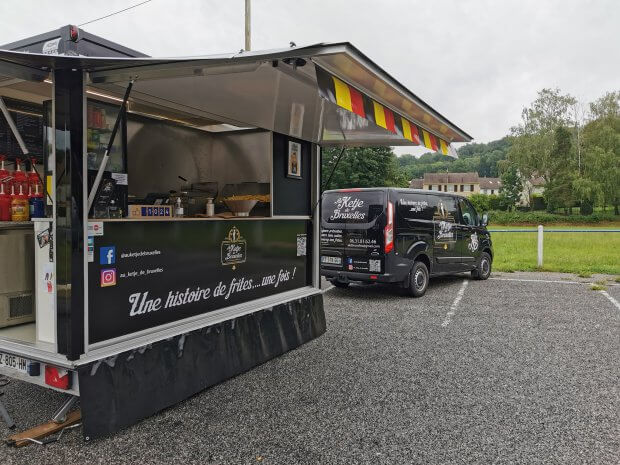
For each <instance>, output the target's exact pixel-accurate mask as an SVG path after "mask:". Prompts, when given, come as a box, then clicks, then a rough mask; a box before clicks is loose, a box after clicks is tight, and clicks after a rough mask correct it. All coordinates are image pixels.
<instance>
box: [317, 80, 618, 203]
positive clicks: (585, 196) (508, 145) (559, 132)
mask: <svg viewBox="0 0 620 465" xmlns="http://www.w3.org/2000/svg"><path fill="white" fill-rule="evenodd" d="M521 116H522V119H521V123H520V124H518V125H517V126H515V127H513V128H511V130H510V135H508V136H506V137H504V138H502V139H499V140H496V141H492V142H489V143H486V144H479V143H471V144H467V145H464V146H462V147H460V148H459V149H458V150H457V153H458V159H453V158H450V157H446V156H445V155H442V154H440V153H430V152H429V153H425V154H423V155H422V156H420V157H415V156H413V155H402V156H400V157H397V156H396V155H395V154H394V152H393V151H392V150H391V148H390V147H363V148H348V149H347V150H346V153H345V154H344V155H342V156H341V157H340V155H341V153H342V152H341V149H340V148H326V149H324V151H323V182H324V185H323V188H330V189H337V188H345V187H376V186H394V187H406V186H408V183H409V181H410V180H411V179H414V178H421V177H423V176H424V173H437V172H477V173H478V175H480V176H484V177H500V178H501V180H502V186H503V187H502V194H501V196H500V197H499V198H498V199H497V200H498V205H499V206H500V208H502V209H512V208H514V206H515V205H516V203H517V202H518V201H519V199H520V198H521V192H522V191H524V189H525V191H526V192H528V189H527V188H528V186H531V185H530V184H529V182H528V181H530V180H531V179H532V178H533V177H542V178H544V180H545V191H544V204H545V205H546V208H547V210H548V211H557V210H564V211H565V212H566V213H568V212H570V211H572V208H573V207H579V209H580V212H581V213H582V214H589V213H592V211H593V208H594V207H595V206H602V207H603V208H606V207H607V206H613V208H614V212H615V213H616V214H618V209H619V204H620V91H616V92H608V93H606V94H605V95H603V96H602V97H600V98H599V99H597V100H595V101H594V102H591V103H589V104H588V105H584V104H582V103H580V102H578V101H577V99H575V98H574V97H572V96H571V95H568V94H563V93H562V92H561V91H560V90H559V89H543V90H541V91H540V92H538V95H537V98H536V100H534V102H532V103H531V105H530V106H528V107H525V108H524V109H523V112H522V115H521ZM339 157H340V162H339V163H338V166H337V168H336V170H335V171H333V167H334V166H335V165H336V161H337V159H338V158H339ZM332 171H333V176H332V178H331V180H330V183H329V186H326V185H325V183H326V181H327V178H328V177H329V175H330V174H331V173H332ZM530 197H533V196H532V195H531V194H530ZM533 200H535V199H533V198H530V202H529V203H530V205H533V204H534V202H533Z"/></svg>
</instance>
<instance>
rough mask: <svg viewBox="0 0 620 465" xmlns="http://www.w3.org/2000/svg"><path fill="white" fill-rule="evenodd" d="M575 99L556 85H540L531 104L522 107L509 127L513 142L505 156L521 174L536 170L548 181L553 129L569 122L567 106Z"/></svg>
mask: <svg viewBox="0 0 620 465" xmlns="http://www.w3.org/2000/svg"><path fill="white" fill-rule="evenodd" d="M576 102H577V101H576V100H575V99H574V98H573V97H572V96H570V95H568V94H562V93H561V92H560V89H543V90H541V91H540V92H538V96H537V98H536V100H534V102H532V104H531V106H530V107H526V108H524V109H523V111H522V113H521V119H522V121H521V124H519V125H518V126H515V127H513V128H511V133H512V136H513V141H512V142H513V143H512V146H511V149H510V151H509V153H508V158H509V159H510V161H511V162H512V163H514V164H515V165H516V166H517V168H518V170H519V172H520V173H521V175H522V176H523V177H524V178H526V179H530V178H531V177H532V176H534V175H535V174H538V175H539V176H543V177H544V178H545V180H546V181H547V182H549V181H550V178H549V175H550V156H551V150H552V149H553V144H554V137H555V136H554V131H555V130H556V129H557V128H558V127H567V126H571V125H572V120H571V109H572V107H573V106H574V105H575V104H576Z"/></svg>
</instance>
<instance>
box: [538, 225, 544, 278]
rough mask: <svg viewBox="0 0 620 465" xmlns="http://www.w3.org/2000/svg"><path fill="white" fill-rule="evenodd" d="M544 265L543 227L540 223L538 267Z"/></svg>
mask: <svg viewBox="0 0 620 465" xmlns="http://www.w3.org/2000/svg"><path fill="white" fill-rule="evenodd" d="M542 266H543V227H542V224H539V225H538V268H542Z"/></svg>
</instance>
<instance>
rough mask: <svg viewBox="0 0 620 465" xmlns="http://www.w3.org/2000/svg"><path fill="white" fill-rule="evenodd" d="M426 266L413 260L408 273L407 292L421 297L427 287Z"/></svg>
mask: <svg viewBox="0 0 620 465" xmlns="http://www.w3.org/2000/svg"><path fill="white" fill-rule="evenodd" d="M428 277H429V276H428V268H426V265H425V264H424V263H422V262H415V263H414V264H413V268H411V273H410V274H409V294H410V295H412V296H413V297H422V296H423V295H424V294H425V293H426V288H427V287H428Z"/></svg>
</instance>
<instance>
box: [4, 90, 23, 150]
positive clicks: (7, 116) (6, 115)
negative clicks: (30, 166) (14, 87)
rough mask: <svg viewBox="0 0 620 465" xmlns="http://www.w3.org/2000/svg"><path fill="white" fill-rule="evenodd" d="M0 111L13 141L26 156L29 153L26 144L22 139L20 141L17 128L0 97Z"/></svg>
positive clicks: (20, 136)
mask: <svg viewBox="0 0 620 465" xmlns="http://www.w3.org/2000/svg"><path fill="white" fill-rule="evenodd" d="M0 110H2V113H3V114H4V117H5V118H6V122H7V123H9V127H10V128H11V131H12V132H13V135H14V136H15V139H17V143H18V144H19V148H21V149H22V153H23V154H24V155H26V156H28V153H29V152H28V147H26V144H25V143H24V139H22V135H21V134H20V133H19V131H18V130H17V126H15V121H13V118H12V117H11V114H10V113H9V110H8V108H7V107H6V105H5V103H4V99H3V98H2V97H0Z"/></svg>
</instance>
